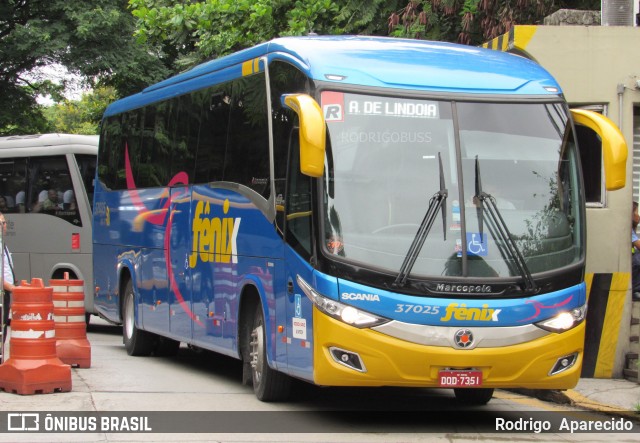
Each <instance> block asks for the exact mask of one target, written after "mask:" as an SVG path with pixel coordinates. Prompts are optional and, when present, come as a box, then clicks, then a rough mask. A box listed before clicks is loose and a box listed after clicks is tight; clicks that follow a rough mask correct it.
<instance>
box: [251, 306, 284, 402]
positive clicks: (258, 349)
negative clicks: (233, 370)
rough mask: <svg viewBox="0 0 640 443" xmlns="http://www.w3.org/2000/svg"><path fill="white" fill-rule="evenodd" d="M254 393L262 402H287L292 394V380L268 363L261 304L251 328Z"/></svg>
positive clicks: (257, 308) (257, 307)
mask: <svg viewBox="0 0 640 443" xmlns="http://www.w3.org/2000/svg"><path fill="white" fill-rule="evenodd" d="M249 346H250V356H251V357H250V358H251V360H250V361H251V374H252V381H253V392H254V393H255V394H256V397H257V398H258V400H260V401H264V402H271V401H281V400H286V399H287V398H288V397H289V393H290V392H291V379H290V378H289V376H287V375H286V374H283V373H281V372H278V371H276V370H275V369H271V368H270V367H269V363H268V361H267V349H266V331H265V327H264V317H263V314H262V307H261V305H260V304H258V305H257V306H256V311H255V315H254V317H253V325H252V327H251V342H250V345H249Z"/></svg>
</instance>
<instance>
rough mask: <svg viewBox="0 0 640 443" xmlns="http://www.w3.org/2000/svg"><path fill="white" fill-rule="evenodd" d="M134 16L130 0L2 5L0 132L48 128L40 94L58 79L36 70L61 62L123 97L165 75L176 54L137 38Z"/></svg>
mask: <svg viewBox="0 0 640 443" xmlns="http://www.w3.org/2000/svg"><path fill="white" fill-rule="evenodd" d="M134 21H135V19H134V17H133V16H132V15H131V13H130V12H129V11H127V1H126V0H74V1H67V0H4V1H3V2H2V3H0V135H7V134H16V133H29V132H42V131H44V130H47V127H46V124H44V123H46V121H45V120H44V117H43V114H42V107H40V106H38V105H37V103H36V100H35V97H36V96H37V95H39V94H42V93H50V92H52V85H51V83H50V82H47V81H45V80H42V79H38V78H37V77H34V75H33V73H34V71H35V70H37V69H38V68H42V67H45V66H48V65H51V64H54V63H57V64H60V65H63V66H65V67H66V68H67V69H68V70H69V71H70V72H73V73H76V74H79V75H80V76H81V77H82V78H83V79H84V80H85V82H86V83H87V85H88V86H90V87H98V86H113V87H115V88H116V90H117V92H118V94H119V95H128V94H130V93H132V92H136V91H139V90H140V89H142V88H143V87H144V86H146V85H148V84H150V83H153V82H155V81H158V80H160V79H162V78H165V77H166V76H167V75H168V74H169V73H170V72H171V70H172V59H171V56H170V55H167V54H164V53H162V52H160V51H158V50H152V48H149V47H147V46H143V45H140V44H139V43H137V42H136V41H135V39H134V37H133V32H134ZM61 87H62V88H64V84H63V85H61ZM41 123H42V124H41Z"/></svg>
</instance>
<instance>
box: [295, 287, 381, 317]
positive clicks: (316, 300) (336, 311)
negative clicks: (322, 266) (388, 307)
mask: <svg viewBox="0 0 640 443" xmlns="http://www.w3.org/2000/svg"><path fill="white" fill-rule="evenodd" d="M296 280H297V281H298V284H299V285H300V288H301V289H302V292H304V293H305V295H306V296H307V298H308V299H309V300H311V302H312V303H313V304H314V305H315V306H316V307H317V308H318V309H319V310H320V311H322V312H323V313H325V314H327V315H328V316H329V317H333V318H335V319H337V320H340V321H341V322H344V323H347V324H349V325H351V326H355V327H356V328H371V327H374V326H378V325H381V324H383V323H387V322H388V321H389V319H387V318H384V317H380V316H378V315H375V314H372V313H370V312H366V311H363V310H361V309H358V308H355V307H353V306H349V305H345V304H344V303H340V302H337V301H335V300H332V299H330V298H327V297H325V296H323V295H321V294H319V293H318V292H316V291H315V290H314V289H313V288H312V287H311V285H309V284H308V283H307V282H306V281H304V280H303V279H302V277H300V276H299V275H298V276H297V279H296Z"/></svg>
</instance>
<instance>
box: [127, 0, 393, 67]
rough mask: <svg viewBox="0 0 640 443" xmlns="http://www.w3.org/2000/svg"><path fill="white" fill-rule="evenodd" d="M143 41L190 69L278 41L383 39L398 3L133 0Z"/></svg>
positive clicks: (382, 0)
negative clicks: (300, 37)
mask: <svg viewBox="0 0 640 443" xmlns="http://www.w3.org/2000/svg"><path fill="white" fill-rule="evenodd" d="M129 4H130V7H131V11H132V13H133V15H134V16H135V17H136V18H137V22H136V36H137V37H138V39H139V41H141V42H144V43H147V44H151V45H157V46H162V48H163V51H165V52H171V51H175V52H172V53H173V54H174V55H175V56H177V57H179V59H180V65H181V66H183V67H187V66H190V65H193V64H195V63H198V62H201V61H203V60H207V59H211V58H216V57H220V56H222V55H225V54H229V53H231V52H234V51H237V50H239V49H243V48H247V47H250V46H253V45H255V44H257V43H260V42H263V41H266V40H270V39H272V38H274V37H282V36H289V35H305V34H309V33H317V34H325V35H333V34H359V33H363V34H369V35H371V34H382V33H386V29H385V23H386V17H387V16H388V15H389V14H390V13H391V12H392V11H394V10H396V9H397V8H398V6H399V2H398V1H397V0H391V1H389V0H297V1H295V2H292V1H291V0H202V1H191V2H181V1H176V0H130V1H129Z"/></svg>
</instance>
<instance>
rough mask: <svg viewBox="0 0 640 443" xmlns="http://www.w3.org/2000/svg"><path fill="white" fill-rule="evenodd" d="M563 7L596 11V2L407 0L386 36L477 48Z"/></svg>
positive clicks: (390, 24) (394, 17) (389, 22)
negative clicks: (436, 41) (445, 42)
mask: <svg viewBox="0 0 640 443" xmlns="http://www.w3.org/2000/svg"><path fill="white" fill-rule="evenodd" d="M563 8H567V9H586V10H599V9H600V0H577V1H576V0H560V1H556V0H517V1H511V0H410V1H408V2H404V6H403V7H402V8H401V9H399V10H397V11H395V12H393V13H392V14H391V15H390V16H389V19H388V24H389V33H390V34H391V35H394V36H397V37H410V38H418V39H427V40H444V41H450V42H456V41H457V42H459V43H464V44H470V45H479V44H481V43H484V42H486V41H488V40H492V39H494V38H496V37H498V36H500V35H502V34H504V33H506V32H508V31H509V30H510V29H511V28H512V27H513V26H514V25H518V24H528V25H534V24H539V23H541V22H542V20H543V18H544V17H545V16H547V15H549V14H551V13H553V12H554V11H557V10H558V9H563Z"/></svg>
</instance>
